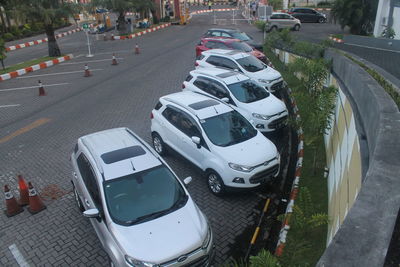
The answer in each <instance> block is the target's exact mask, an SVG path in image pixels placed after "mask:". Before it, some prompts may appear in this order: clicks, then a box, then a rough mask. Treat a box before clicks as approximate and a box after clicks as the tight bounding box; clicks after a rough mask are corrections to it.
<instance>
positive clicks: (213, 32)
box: [209, 31, 221, 36]
mask: <svg viewBox="0 0 400 267" xmlns="http://www.w3.org/2000/svg"><path fill="white" fill-rule="evenodd" d="M209 35H210V36H221V35H220V33H219V32H215V31H212V32H210V34H209Z"/></svg>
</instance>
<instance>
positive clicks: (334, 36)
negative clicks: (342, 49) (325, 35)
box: [331, 33, 343, 40]
mask: <svg viewBox="0 0 400 267" xmlns="http://www.w3.org/2000/svg"><path fill="white" fill-rule="evenodd" d="M331 37H333V38H338V39H342V40H343V34H341V33H337V34H331Z"/></svg>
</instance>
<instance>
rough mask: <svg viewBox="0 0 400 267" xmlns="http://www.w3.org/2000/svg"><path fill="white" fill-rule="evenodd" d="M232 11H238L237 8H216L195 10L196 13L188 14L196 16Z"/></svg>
mask: <svg viewBox="0 0 400 267" xmlns="http://www.w3.org/2000/svg"><path fill="white" fill-rule="evenodd" d="M232 10H238V9H237V8H217V9H211V10H208V9H204V10H197V11H193V12H190V15H191V16H192V15H196V14H201V13H210V12H214V11H232Z"/></svg>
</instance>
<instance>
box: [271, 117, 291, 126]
mask: <svg viewBox="0 0 400 267" xmlns="http://www.w3.org/2000/svg"><path fill="white" fill-rule="evenodd" d="M286 119H287V116H283V117H281V118H279V119H276V120H274V121H272V122H270V123H269V124H268V128H270V129H279V128H281V127H282V126H284V125H285V121H286Z"/></svg>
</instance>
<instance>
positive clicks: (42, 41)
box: [6, 28, 82, 52]
mask: <svg viewBox="0 0 400 267" xmlns="http://www.w3.org/2000/svg"><path fill="white" fill-rule="evenodd" d="M80 31H82V29H81V28H76V29H74V30H70V31H67V32H63V33H59V34H56V35H55V36H56V38H61V37H64V36H67V35H70V34H73V33H75V32H80ZM45 42H47V38H45V39H41V40H35V41H30V42H26V43H23V44H17V45H13V46H9V47H6V51H7V52H8V51H13V50H17V49H20V48H24V47H29V46H33V45H37V44H41V43H45Z"/></svg>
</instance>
